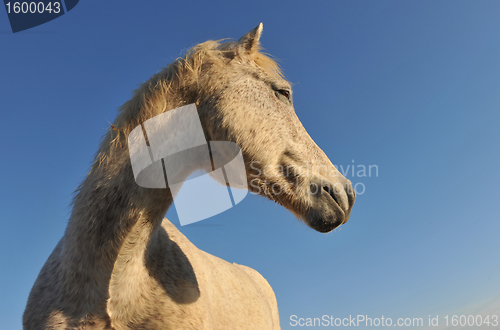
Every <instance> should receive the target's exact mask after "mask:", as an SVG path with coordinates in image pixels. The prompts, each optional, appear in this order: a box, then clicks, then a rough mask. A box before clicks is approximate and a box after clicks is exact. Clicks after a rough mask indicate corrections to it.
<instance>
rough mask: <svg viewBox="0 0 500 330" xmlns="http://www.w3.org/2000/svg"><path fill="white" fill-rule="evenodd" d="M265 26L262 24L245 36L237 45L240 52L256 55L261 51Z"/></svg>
mask: <svg viewBox="0 0 500 330" xmlns="http://www.w3.org/2000/svg"><path fill="white" fill-rule="evenodd" d="M263 28H264V25H262V23H260V24H259V25H257V26H256V27H255V29H253V30H252V31H250V32H248V33H247V34H245V35H244V36H243V37H241V38H240V40H238V42H237V45H238V48H239V51H240V52H244V53H247V54H251V53H254V52H256V51H258V50H259V46H260V43H259V39H260V36H261V35H262V29H263Z"/></svg>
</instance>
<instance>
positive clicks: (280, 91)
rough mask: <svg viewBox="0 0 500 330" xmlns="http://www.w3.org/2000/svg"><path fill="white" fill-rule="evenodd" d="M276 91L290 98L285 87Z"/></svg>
mask: <svg viewBox="0 0 500 330" xmlns="http://www.w3.org/2000/svg"><path fill="white" fill-rule="evenodd" d="M278 92H279V93H280V94H281V95H283V96H284V97H286V98H287V99H290V91H287V90H286V89H280V90H279V91H278Z"/></svg>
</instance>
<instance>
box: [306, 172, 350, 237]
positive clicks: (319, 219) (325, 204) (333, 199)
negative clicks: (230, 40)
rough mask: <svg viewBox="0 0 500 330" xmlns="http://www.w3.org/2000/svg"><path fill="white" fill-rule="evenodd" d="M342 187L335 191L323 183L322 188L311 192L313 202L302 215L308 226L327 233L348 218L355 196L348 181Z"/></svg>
mask: <svg viewBox="0 0 500 330" xmlns="http://www.w3.org/2000/svg"><path fill="white" fill-rule="evenodd" d="M343 187H344V188H343V190H341V191H336V190H335V189H334V188H332V186H330V185H325V184H323V185H322V189H317V191H315V192H312V200H313V204H312V206H311V207H310V208H309V210H308V211H307V212H306V214H305V216H304V217H303V218H304V222H305V223H306V224H307V225H308V226H309V227H311V228H312V229H314V230H316V231H319V232H321V233H328V232H330V231H332V230H334V229H335V228H337V227H339V226H340V225H342V224H344V223H346V222H347V221H348V220H349V216H350V213H351V209H352V206H353V204H354V200H355V198H356V197H355V194H354V191H353V189H352V186H351V183H350V182H349V181H347V182H346V183H345V184H344V185H343ZM311 190H312V189H311Z"/></svg>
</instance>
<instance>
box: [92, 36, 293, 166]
mask: <svg viewBox="0 0 500 330" xmlns="http://www.w3.org/2000/svg"><path fill="white" fill-rule="evenodd" d="M222 40H224V39H222ZM222 40H208V41H205V42H203V43H200V44H198V45H196V46H194V47H192V48H191V49H189V50H188V51H187V52H186V54H185V55H184V56H183V57H179V58H177V59H176V60H175V61H174V62H172V63H170V64H168V65H167V67H165V68H164V69H162V70H161V71H160V72H158V73H157V74H155V75H153V76H152V77H151V78H150V79H149V80H148V81H146V82H144V83H143V84H142V85H141V86H139V88H137V89H136V90H135V91H134V95H133V97H132V98H131V99H130V100H129V101H127V102H125V103H124V104H123V105H122V106H121V107H120V108H119V112H118V116H117V118H116V120H115V121H114V123H113V124H112V125H111V127H110V129H109V131H108V132H107V133H106V135H105V137H104V139H103V143H102V144H101V148H99V150H98V152H97V154H96V162H95V163H94V166H95V165H97V166H100V165H102V164H103V163H104V162H105V161H106V159H109V158H110V156H111V155H112V154H113V153H114V151H115V149H116V148H118V147H122V146H123V144H124V141H125V140H126V137H127V136H128V134H129V133H130V131H131V130H132V129H134V128H135V127H137V126H138V125H140V124H141V123H143V122H144V121H146V120H148V119H149V118H152V117H154V116H156V115H158V114H161V113H163V112H165V111H167V110H171V109H173V108H174V107H177V106H179V102H181V103H185V104H187V103H186V101H185V100H186V99H187V98H186V95H182V94H181V95H179V94H180V93H178V91H182V90H184V89H185V88H186V86H195V85H198V86H199V77H200V75H201V73H202V70H203V68H204V67H205V66H206V65H217V66H220V67H221V68H223V66H224V65H225V64H226V63H227V61H228V59H233V58H234V56H235V55H234V50H232V46H234V44H235V42H234V41H229V42H225V43H221V41H222ZM249 56H250V59H251V60H252V61H253V63H255V64H256V65H257V66H258V67H259V68H261V69H262V70H263V71H264V72H265V73H267V74H269V75H271V76H274V77H277V78H284V74H283V71H282V69H281V67H280V66H279V64H278V63H277V62H276V61H275V60H274V59H273V58H272V57H271V56H270V55H269V54H267V53H265V52H264V51H263V48H262V47H261V46H260V44H257V45H255V46H254V47H253V48H252V51H251V52H250V53H249ZM200 88H201V87H200ZM198 92H199V93H197V99H196V101H195V103H196V104H199V103H200V102H201V101H202V100H203V98H204V96H205V95H206V93H203V91H202V90H199V91H198ZM174 104H175V105H174ZM94 166H92V168H94ZM91 171H92V170H91Z"/></svg>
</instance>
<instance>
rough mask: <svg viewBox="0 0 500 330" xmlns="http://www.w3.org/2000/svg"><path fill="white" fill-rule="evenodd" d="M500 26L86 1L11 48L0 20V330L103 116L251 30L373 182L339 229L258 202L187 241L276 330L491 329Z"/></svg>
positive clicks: (454, 13)
mask: <svg viewBox="0 0 500 330" xmlns="http://www.w3.org/2000/svg"><path fill="white" fill-rule="evenodd" d="M499 17H500V2H498V1H480V2H479V1H474V2H472V1H467V2H465V1H412V2H410V1H314V2H311V1H300V2H293V1H287V2H268V3H264V2H257V1H252V2H245V3H240V2H235V1H230V2H229V1H228V2H217V1H210V2H203V3H202V2H200V3H191V2H180V1H147V2H146V1H142V2H139V1H80V3H79V4H78V5H77V6H76V7H75V8H74V9H73V10H72V11H71V12H69V13H68V14H66V15H63V16H62V17H60V18H58V19H56V20H53V21H51V22H49V23H47V24H44V25H41V26H38V27H35V28H33V29H30V30H27V31H24V32H19V33H16V34H13V33H12V32H11V30H10V26H9V23H8V19H7V14H6V13H5V11H4V10H3V9H1V10H0V49H1V51H0V100H1V103H0V111H1V118H2V120H0V150H1V153H2V154H1V162H0V173H1V176H0V210H1V212H0V251H2V252H1V254H0V265H1V267H2V268H1V271H0V319H1V320H2V327H4V329H20V328H21V315H22V312H23V310H24V307H25V304H26V300H27V297H28V294H29V290H30V289H31V286H32V285H33V283H34V281H35V278H36V276H37V274H38V272H39V271H40V269H41V267H42V265H43V264H44V262H45V260H46V259H47V257H48V256H49V254H50V253H51V251H52V250H53V248H54V247H55V245H56V244H57V242H58V241H59V239H60V238H61V236H62V235H63V232H64V229H65V227H66V223H67V219H68V215H69V212H70V208H69V206H68V205H69V203H70V200H71V195H72V192H73V190H74V189H75V188H76V187H77V185H78V184H79V183H80V182H81V180H82V179H83V178H84V175H85V174H86V173H87V170H88V168H89V165H90V161H91V159H92V158H93V154H94V152H95V151H96V149H97V146H98V143H99V140H100V137H101V136H102V135H103V134H104V132H105V130H106V129H107V127H108V126H109V124H108V121H107V119H109V120H110V121H112V120H113V118H114V117H115V114H116V109H117V108H118V107H119V106H120V105H121V104H123V103H124V102H125V101H127V100H128V99H129V98H130V96H131V92H132V90H133V89H134V88H136V87H137V85H138V84H139V83H142V82H143V81H145V80H147V79H148V78H149V77H150V76H151V75H153V74H154V73H155V72H157V71H158V70H159V69H160V68H162V67H164V66H166V65H167V63H170V62H172V61H173V60H174V59H175V58H176V57H178V56H179V55H181V54H182V53H183V52H185V51H186V50H187V49H189V48H190V47H191V46H193V45H195V44H196V43H199V42H202V41H205V40H207V39H220V38H239V37H240V36H241V35H242V34H244V33H245V32H247V31H248V30H250V29H252V28H253V27H255V26H256V25H257V24H258V23H259V22H263V23H264V34H263V36H262V39H261V41H262V44H263V46H264V47H265V48H266V50H267V51H268V52H269V53H270V54H272V55H274V56H275V57H276V58H278V59H279V60H280V64H281V65H282V67H283V68H284V70H285V74H286V76H287V78H288V79H289V80H290V81H291V82H292V83H293V84H294V93H295V94H294V101H295V109H296V112H297V114H298V116H299V118H300V119H301V121H302V123H303V124H304V126H305V128H306V129H307V130H308V132H309V134H310V135H311V137H312V138H313V139H314V140H315V141H316V143H317V144H318V145H319V146H320V147H321V148H322V149H323V150H324V151H325V153H326V154H327V155H328V156H329V157H330V159H331V160H332V162H333V163H334V164H336V165H339V168H340V166H341V165H342V166H343V168H344V169H345V168H346V167H347V166H348V165H351V166H352V165H353V164H354V165H355V166H356V168H358V166H359V165H364V166H368V165H376V166H377V167H378V176H376V175H375V173H374V172H372V177H359V176H357V175H355V176H352V173H350V174H351V175H347V176H348V178H349V179H350V180H351V181H352V182H353V183H354V184H356V183H359V185H358V188H359V189H361V188H362V187H364V189H365V191H364V193H362V194H359V195H358V198H357V200H356V204H355V206H354V209H353V211H352V214H351V218H350V220H349V222H348V223H347V224H345V225H343V226H342V227H341V228H340V229H337V230H336V231H334V232H333V233H329V234H320V233H318V232H315V231H313V230H312V229H310V228H308V227H307V226H306V225H304V224H303V223H300V222H298V221H297V220H296V219H295V218H294V216H293V215H292V214H290V213H289V212H288V211H286V210H285V209H283V208H282V207H280V206H278V205H275V204H274V203H272V202H270V201H268V200H266V199H264V198H262V197H257V196H249V197H247V198H246V199H245V200H244V201H243V202H241V203H240V204H238V205H237V206H236V207H234V208H233V209H230V210H229V211H227V212H225V213H222V214H220V215H217V216H215V217H213V218H211V219H209V220H205V221H203V222H200V223H198V224H194V225H190V226H184V227H180V230H181V231H182V232H183V233H184V234H185V235H186V236H187V237H188V238H189V239H190V240H191V241H192V242H193V243H194V244H195V245H197V246H198V247H199V248H201V249H203V250H205V251H207V252H209V253H212V254H214V255H216V256H219V257H221V258H223V259H226V260H228V261H231V262H237V263H240V264H245V265H248V266H250V267H252V268H255V269H256V270H258V271H259V272H260V273H261V274H262V275H263V276H264V277H265V278H266V279H267V280H268V281H269V283H270V284H271V286H272V287H273V288H274V291H275V293H276V296H277V299H278V306H279V308H280V318H281V325H282V328H283V329H295V328H298V327H292V326H291V324H290V323H291V322H290V317H291V316H292V315H297V317H303V318H307V317H311V318H312V317H322V316H323V315H332V316H334V317H341V318H343V317H349V315H353V316H356V315H358V314H363V315H368V316H369V317H372V318H376V317H381V316H382V315H383V316H385V317H392V318H394V319H396V318H399V317H403V318H405V317H423V318H424V319H425V320H426V322H427V319H428V315H429V314H432V315H433V316H435V315H436V314H439V315H440V316H444V315H445V314H450V315H453V314H454V313H462V312H463V313H466V314H473V315H476V314H481V313H493V314H496V315H499V316H500V258H499V253H500V239H499V236H500V235H499V233H500V216H499V215H500V202H499V200H500V193H499V187H500V170H499V167H500V150H499V149H500V148H499V146H500V129H499V125H500V19H499ZM355 174H356V173H355ZM167 217H169V219H170V220H171V221H172V222H173V223H174V224H177V225H179V222H178V219H177V216H176V214H175V211H174V210H171V211H169V212H168V214H167ZM441 322H444V319H443V318H441V319H440V325H442V323H441ZM318 328H319V327H318ZM410 328H411V327H410ZM491 328H492V327H490V329H491ZM407 329H409V328H407ZM420 329H423V327H422V328H420ZM432 329H438V328H437V327H435V328H432ZM455 329H457V328H455ZM485 329H486V328H485Z"/></svg>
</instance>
